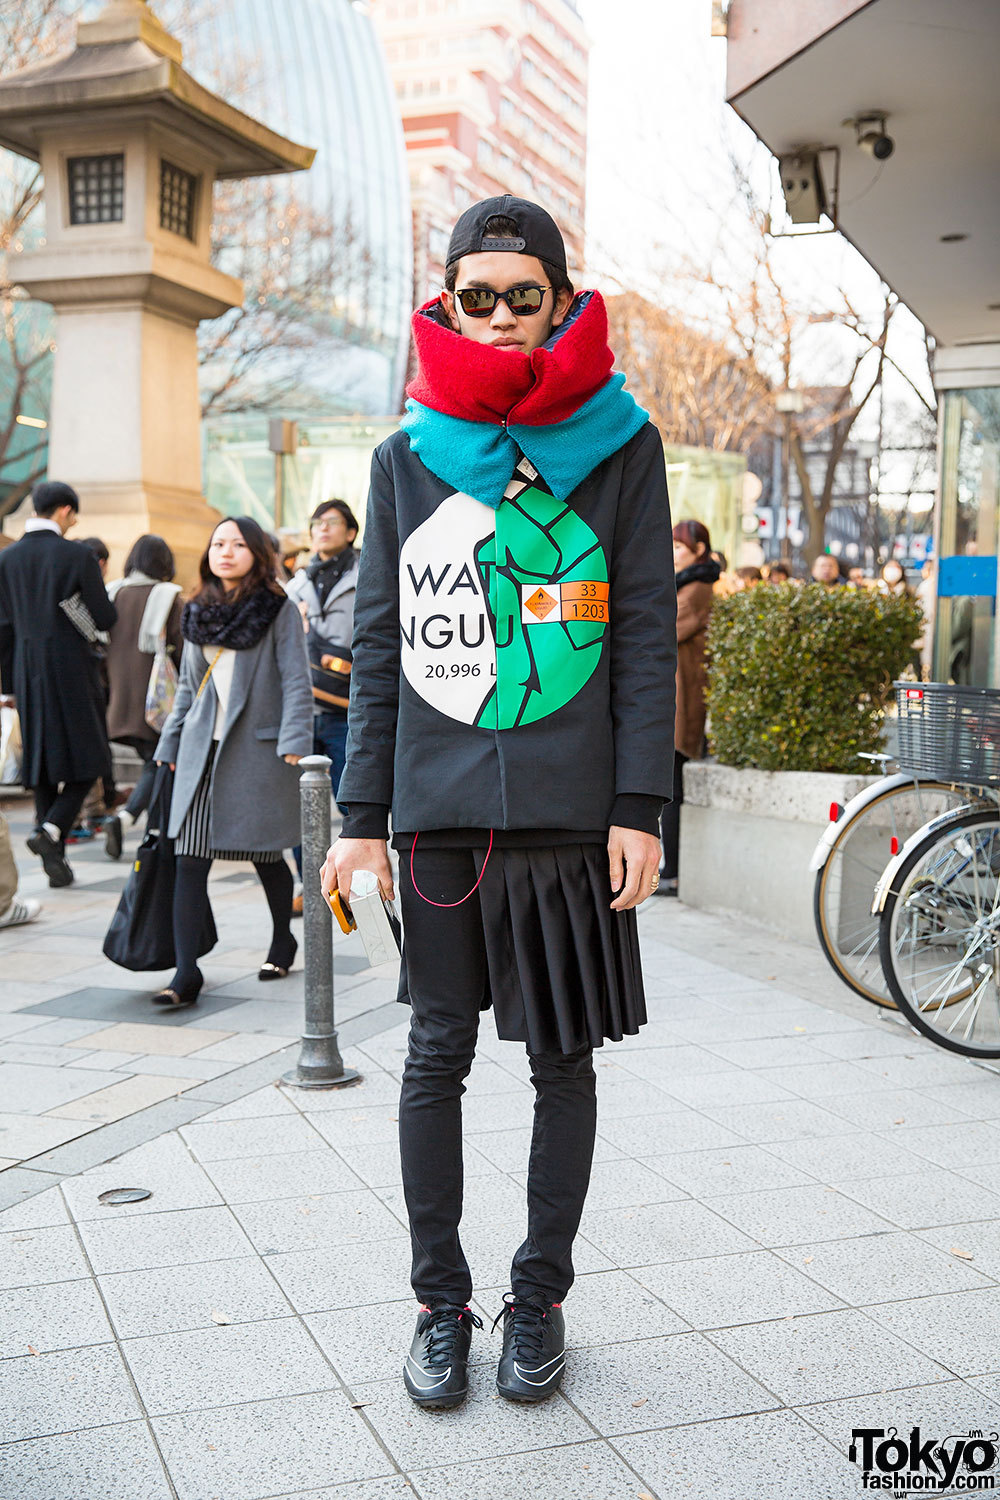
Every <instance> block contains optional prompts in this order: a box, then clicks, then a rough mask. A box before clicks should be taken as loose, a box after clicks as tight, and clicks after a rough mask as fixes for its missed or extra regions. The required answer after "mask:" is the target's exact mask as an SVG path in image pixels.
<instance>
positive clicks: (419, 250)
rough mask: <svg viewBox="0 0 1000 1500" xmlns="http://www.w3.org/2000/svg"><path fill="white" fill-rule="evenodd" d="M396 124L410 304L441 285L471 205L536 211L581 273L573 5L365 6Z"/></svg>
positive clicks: (475, 1)
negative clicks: (456, 232) (550, 223)
mask: <svg viewBox="0 0 1000 1500" xmlns="http://www.w3.org/2000/svg"><path fill="white" fill-rule="evenodd" d="M371 12H372V17H373V19H374V22H375V25H376V27H377V28H378V31H379V34H380V35H381V38H382V41H383V44H384V47H385V55H386V60H387V62H388V66H389V71H390V74H391V77H392V82H393V87H394V88H395V91H396V98H397V100H398V103H399V109H400V113H401V115H402V119H403V130H404V134H405V137H406V155H407V162H408V166H409V175H410V192H411V197H412V203H413V254H414V260H413V284H414V293H415V296H414V301H415V303H417V304H419V303H421V302H425V301H427V300H428V299H429V298H431V297H434V296H436V295H437V293H438V292H439V291H440V289H441V285H442V282H443V279H444V269H445V266H444V261H445V255H446V253H447V249H448V237H449V235H450V233H451V228H452V225H453V224H454V222H455V220H456V219H457V218H458V216H459V214H460V213H462V211H463V210H464V209H465V208H467V207H468V205H469V204H470V203H473V202H475V201H476V200H477V199H480V198H490V197H493V196H495V195H496V194H498V193H514V194H516V195H518V196H519V197H522V198H531V199H533V200H534V201H535V202H537V203H541V204H542V205H543V206H544V207H545V208H547V209H548V210H549V212H550V213H551V214H552V215H553V217H554V218H555V219H556V220H557V221H558V223H559V224H560V226H561V228H562V230H563V233H564V235H565V237H566V246H567V253H568V256H569V261H570V274H571V275H573V273H574V272H575V273H576V275H577V276H579V273H580V272H581V270H582V268H583V226H584V209H585V199H584V193H585V178H586V164H587V54H588V49H589V43H588V40H587V33H586V31H585V30H584V26H583V22H582V21H581V19H580V15H579V12H578V10H577V6H576V4H575V3H574V0H489V3H488V4H486V5H484V4H482V3H481V0H372V3H371Z"/></svg>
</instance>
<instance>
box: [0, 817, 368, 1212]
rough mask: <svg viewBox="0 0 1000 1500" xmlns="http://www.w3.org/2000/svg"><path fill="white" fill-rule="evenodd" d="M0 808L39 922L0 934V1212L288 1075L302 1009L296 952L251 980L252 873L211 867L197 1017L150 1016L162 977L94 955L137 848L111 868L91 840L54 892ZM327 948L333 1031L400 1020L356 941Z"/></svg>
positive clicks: (18, 828) (131, 845)
mask: <svg viewBox="0 0 1000 1500" xmlns="http://www.w3.org/2000/svg"><path fill="white" fill-rule="evenodd" d="M2 806H3V809H4V811H5V812H6V814H7V816H8V819H9V821H10V825H11V833H12V838H13V847H14V851H15V854H16V857H17V860H18V865H19V870H20V874H21V890H22V893H23V894H24V895H27V896H37V897H38V898H39V899H40V900H41V901H42V903H43V913H42V917H41V918H40V920H39V921H38V922H35V923H32V924H31V925H29V926H24V927H15V928H11V929H9V930H6V931H0V1208H2V1207H5V1206H6V1205H7V1204H8V1203H13V1202H17V1201H19V1200H20V1198H21V1197H22V1196H23V1195H25V1194H29V1193H31V1192H34V1191H37V1190H38V1188H39V1186H44V1185H46V1184H47V1183H51V1182H55V1181H58V1178H59V1176H60V1175H63V1174H65V1173H66V1172H77V1171H80V1170H82V1169H83V1168H85V1167H88V1166H90V1165H92V1164H94V1163H97V1162H101V1161H104V1160H107V1158H108V1157H109V1156H112V1155H115V1154H117V1153H118V1152H120V1151H122V1150H124V1149H126V1148H127V1147H129V1146H134V1145H137V1144H139V1143H140V1142H141V1141H144V1140H149V1139H151V1138H153V1137H154V1136H156V1135H159V1134H160V1133H161V1132H162V1131H163V1130H165V1129H167V1128H169V1127H171V1126H176V1125H180V1124H183V1123H185V1122H187V1121H188V1120H192V1119H195V1118H197V1116H199V1115H200V1114H204V1113H205V1112H207V1111H208V1110H210V1109H212V1108H215V1107H217V1106H218V1105H220V1104H225V1103H228V1102H229V1101H230V1100H232V1099H235V1098H238V1097H240V1096H241V1095H242V1094H246V1093H248V1092H249V1091H250V1090H251V1089H253V1088H255V1087H257V1086H258V1085H259V1084H261V1083H269V1082H270V1081H271V1080H272V1079H273V1078H276V1077H278V1076H279V1075H280V1073H281V1072H282V1071H284V1070H286V1069H287V1068H289V1067H290V1066H291V1065H292V1064H293V1063H294V1060H295V1057H296V1053H297V1043H296V1038H297V1037H298V1036H299V1033H300V1031H301V1028H302V1010H303V996H302V971H301V954H300V955H299V959H298V964H299V967H298V969H297V970H293V972H292V974H291V975H290V976H289V978H288V979H286V980H282V981H279V982H276V983H270V984H262V983H260V981H259V980H258V979H257V969H258V967H259V965H260V964H261V962H262V961H263V959H264V957H265V956H266V951H267V942H268V936H269V929H270V924H269V921H268V917H267V908H266V904H265V902H264V896H263V892H262V891H261V889H260V885H259V883H258V881H257V878H256V876H255V874H254V872H253V869H252V867H250V866H249V865H246V866H244V865H234V864H219V865H217V866H216V867H215V869H214V871H213V879H212V886H211V893H212V902H213V906H214V908H215V912H216V917H217V919H218V926H219V931H220V940H219V943H218V945H217V947H216V948H215V949H214V950H213V952H212V953H211V954H210V955H209V956H208V957H207V958H206V959H204V960H203V961H202V963H201V967H202V970H203V972H204V974H205V977H206V983H205V988H204V990H203V992H202V996H201V999H200V1001H199V1004H198V1006H197V1007H196V1008H195V1009H193V1010H183V1011H179V1012H176V1013H174V1014H170V1013H169V1012H168V1013H164V1012H163V1011H161V1010H159V1009H157V1008H155V1007H153V1006H152V1005H151V1004H150V1002H149V996H150V995H151V994H152V993H154V992H155V991H156V990H157V989H159V988H160V986H161V985H162V984H163V983H165V982H166V980H167V979H168V978H169V974H167V973H164V974H148V975H147V974H131V973H129V972H127V971H126V970H124V969H119V968H116V967H115V965H114V964H112V963H110V962H109V961H108V960H107V959H106V958H104V957H103V955H102V953H101V944H102V942H103V939H104V934H105V932H106V930H107V927H108V923H109V922H110V920H111V917H112V914H113V912H114V909H115V906H116V904H117V901H118V897H119V895H120V892H121V889H122V887H123V885H124V883H125V879H126V876H127V874H128V870H129V860H128V855H129V854H130V853H131V852H132V851H133V850H134V849H135V847H136V846H137V845H138V842H139V838H138V835H131V836H130V837H129V838H128V840H127V843H126V851H125V855H126V857H125V858H124V859H122V860H121V861H118V862H114V863H113V862H111V861H109V860H108V858H107V856H106V854H105V852H104V845H103V841H99V842H95V843H92V844H81V845H75V846H72V847H71V849H70V851H69V853H70V860H71V863H72V865H73V869H74V873H75V875H76V881H75V884H74V885H72V886H71V887H69V888H68V889H66V890H57V891H52V890H50V889H49V887H48V882H47V880H46V879H45V876H44V874H43V873H42V870H41V867H40V865H39V862H38V861H37V860H36V859H35V858H34V857H33V856H32V855H30V854H28V853H27V851H26V850H25V848H24V839H25V837H26V836H27V834H28V832H29V831H30V826H31V822H30V814H29V807H30V804H29V803H28V801H27V799H25V798H24V797H21V796H16V797H15V796H5V797H4V798H3V802H2ZM336 939H337V1016H338V1022H342V1023H345V1031H344V1036H345V1040H347V1039H350V1038H352V1037H353V1038H354V1039H357V1038H359V1037H361V1036H364V1035H368V1034H370V1033H371V1032H372V1030H379V1029H381V1028H382V1027H384V1026H385V1025H386V1024H387V1021H388V1020H392V1021H393V1022H394V1021H396V1020H397V1019H398V1012H397V1010H396V1007H395V978H394V975H393V974H391V973H389V972H387V971H379V970H373V969H370V968H368V967H367V961H366V959H365V955H364V950H363V948H362V947H361V944H360V942H359V940H358V939H357V937H351V938H349V939H348V938H343V936H342V935H341V934H340V933H339V931H338V932H336ZM42 1174H48V1175H47V1177H46V1176H43V1175H42Z"/></svg>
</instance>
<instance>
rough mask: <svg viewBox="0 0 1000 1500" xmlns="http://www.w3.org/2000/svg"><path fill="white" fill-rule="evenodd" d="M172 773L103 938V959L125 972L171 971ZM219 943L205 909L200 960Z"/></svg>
mask: <svg viewBox="0 0 1000 1500" xmlns="http://www.w3.org/2000/svg"><path fill="white" fill-rule="evenodd" d="M172 790H173V772H172V771H171V770H170V767H169V766H161V767H160V768H159V770H158V771H157V773H156V779H155V781H154V782H153V793H152V796H151V797H150V801H149V811H148V813H147V815H146V836H145V838H144V839H143V841H142V843H141V844H140V845H139V850H138V853H137V854H136V857H135V863H134V864H133V866H132V872H131V874H130V875H129V878H128V880H127V882H126V884H125V889H124V890H123V891H122V894H121V900H120V901H119V902H118V907H117V910H116V911H115V914H114V916H113V917H112V918H111V925H110V927H109V928H108V930H107V934H106V936H105V938H104V956H105V957H106V958H110V960H111V962H112V963H113V964H117V965H118V967H119V968H121V969H131V970H132V971H133V972H135V973H143V972H146V971H148V970H151V969H172V968H173V967H174V966H175V964H176V962H177V958H176V954H175V952H174V924H173V916H174V845H173V840H172V839H169V838H167V824H168V821H169V818H170V794H171V791H172ZM218 940H219V934H218V932H217V931H216V927H215V919H214V917H213V916H212V908H211V907H210V906H206V910H205V922H204V925H203V927H202V932H201V941H200V943H199V946H198V957H199V958H201V957H202V956H203V955H204V954H206V953H208V952H210V951H211V949H213V948H214V947H215V945H216V943H217V942H218Z"/></svg>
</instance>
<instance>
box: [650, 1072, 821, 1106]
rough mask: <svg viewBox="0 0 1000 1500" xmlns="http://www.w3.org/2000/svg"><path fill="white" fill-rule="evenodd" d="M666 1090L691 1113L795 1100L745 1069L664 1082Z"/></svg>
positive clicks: (702, 1074) (770, 1082)
mask: <svg viewBox="0 0 1000 1500" xmlns="http://www.w3.org/2000/svg"><path fill="white" fill-rule="evenodd" d="M662 1087H663V1088H664V1089H666V1090H667V1092H668V1093H670V1094H672V1095H673V1097H674V1098H675V1099H679V1100H680V1101H681V1103H683V1104H686V1105H688V1106H689V1107H690V1108H691V1109H704V1108H705V1107H706V1106H707V1105H717V1106H718V1105H737V1104H766V1103H768V1102H770V1101H771V1100H776V1099H793V1098H794V1097H795V1095H794V1094H793V1093H790V1092H789V1090H788V1089H786V1088H782V1087H781V1085H780V1084H777V1083H774V1082H772V1081H771V1080H770V1079H769V1078H766V1077H765V1076H764V1074H763V1073H751V1072H749V1071H747V1070H745V1069H743V1068H729V1069H727V1070H726V1071H725V1072H724V1073H698V1074H695V1075H693V1076H688V1077H682V1078H672V1079H664V1081H663V1084H662Z"/></svg>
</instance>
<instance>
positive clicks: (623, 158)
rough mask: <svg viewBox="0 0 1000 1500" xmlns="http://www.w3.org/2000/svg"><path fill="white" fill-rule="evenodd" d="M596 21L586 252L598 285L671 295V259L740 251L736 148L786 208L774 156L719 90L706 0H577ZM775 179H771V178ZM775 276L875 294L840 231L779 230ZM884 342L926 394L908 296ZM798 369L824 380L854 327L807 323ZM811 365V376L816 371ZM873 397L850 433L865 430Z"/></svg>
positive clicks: (900, 397)
mask: <svg viewBox="0 0 1000 1500" xmlns="http://www.w3.org/2000/svg"><path fill="white" fill-rule="evenodd" d="M578 3H579V8H580V11H581V14H582V16H583V19H584V23H585V25H586V27H587V30H588V32H589V34H590V37H591V41H592V48H591V53H590V114H589V122H588V171H587V253H588V261H589V265H590V268H591V270H592V271H593V273H594V274H595V279H596V280H597V282H598V284H599V285H608V284H609V282H608V280H607V278H609V277H610V278H613V280H614V281H616V282H618V283H619V284H621V285H625V286H635V287H637V288H638V289H639V290H641V291H644V292H646V293H647V294H648V295H652V296H654V297H655V296H656V294H657V291H658V290H659V291H661V292H665V293H666V294H667V296H668V297H669V283H670V277H671V272H672V271H674V270H675V268H676V267H677V266H678V265H679V264H680V263H681V262H682V261H683V260H684V259H685V258H686V259H688V260H689V261H693V262H694V263H695V264H696V265H697V264H698V263H699V261H700V260H701V259H702V258H704V260H705V262H706V263H707V261H708V259H709V256H710V253H711V251H712V247H713V246H714V245H716V243H717V242H718V241H719V240H720V237H721V242H722V244H723V245H724V246H725V247H726V250H725V254H726V256H727V257H728V258H729V259H730V260H731V261H732V263H734V264H737V265H738V264H739V261H740V257H741V255H743V254H744V253H745V250H744V249H743V248H742V247H744V246H745V243H746V241H745V239H744V237H743V235H742V232H741V230H740V227H739V226H740V224H741V215H740V212H739V210H738V209H737V208H736V206H735V204H734V202H733V187H732V182H733V179H732V174H731V170H730V166H729V159H730V153H733V154H735V155H736V157H737V158H738V159H739V160H740V161H742V162H743V163H744V164H745V165H746V167H747V170H748V171H749V173H750V176H751V180H752V182H753V184H754V187H755V190H756V192H757V194H758V195H759V196H760V197H761V199H767V198H768V196H769V195H770V194H772V193H773V195H774V199H775V200H776V201H774V204H773V206H774V207H775V209H780V193H778V192H777V178H776V175H774V174H773V168H772V165H771V158H770V155H769V153H768V152H767V151H766V150H765V148H764V147H763V146H761V145H760V143H759V142H757V141H756V140H755V137H754V136H753V134H752V132H751V131H750V130H749V129H748V127H746V126H745V125H743V123H742V122H741V121H740V120H739V119H738V117H737V116H736V114H735V112H734V111H733V110H732V109H730V107H729V106H728V105H727V104H726V102H725V71H726V43H725V40H724V39H723V38H719V37H712V35H711V0H578ZM772 184H773V186H772ZM775 255H776V264H777V265H778V267H779V268H780V270H781V274H782V280H783V284H785V285H787V287H788V288H789V289H790V290H791V292H792V294H793V296H794V297H795V299H796V300H797V301H799V302H800V303H802V304H804V305H815V306H816V307H817V308H819V307H822V306H824V305H827V306H829V305H831V304H830V295H831V289H832V288H836V287H838V286H840V287H843V288H844V289H845V290H846V291H847V292H848V293H849V295H850V296H851V298H852V301H854V302H855V304H856V305H858V306H860V307H862V308H864V309H866V310H871V311H874V310H875V309H877V308H878V307H879V306H880V304H881V290H880V281H879V278H878V276H877V275H876V274H875V272H874V271H873V270H872V268H871V267H870V266H869V265H868V263H867V261H865V260H864V258H863V257H862V256H861V255H860V254H859V253H858V252H857V251H856V250H855V249H854V248H853V247H852V246H851V245H849V244H848V242H847V241H846V240H845V239H843V238H842V236H840V235H839V234H836V233H831V234H822V235H817V234H809V235H807V236H802V237H798V238H795V239H786V240H780V241H777V242H776V246H775ZM893 329H894V332H893V335H892V338H891V348H892V349H893V351H894V353H895V356H896V357H897V358H898V359H899V360H900V363H901V364H902V365H903V367H904V369H906V370H907V372H908V373H910V374H911V375H912V376H913V377H914V378H915V379H917V380H918V381H920V382H922V384H923V385H924V387H925V390H926V394H927V395H928V396H930V390H929V387H928V386H927V382H926V376H925V375H924V373H923V371H924V370H925V369H926V360H925V359H924V358H923V333H922V329H921V328H920V325H919V323H918V322H917V320H916V319H915V318H914V317H913V316H912V314H911V313H910V312H909V310H908V309H900V312H899V313H898V314H897V316H896V318H895V319H894V324H893ZM808 339H809V340H810V341H811V342H807V343H806V345H805V346H804V347H803V360H802V362H801V363H800V367H799V369H798V371H797V378H798V379H799V380H800V381H801V382H802V383H803V384H805V383H811V380H810V377H811V378H812V381H813V382H815V383H821V380H822V378H823V376H824V372H825V373H827V374H828V373H830V372H832V371H833V370H835V369H836V368H837V367H838V366H839V367H840V368H843V363H844V359H845V356H847V354H848V351H849V350H853V348H854V340H853V337H851V336H848V337H847V340H846V341H845V342H844V343H843V344H842V345H841V346H840V347H838V345H837V343H836V335H835V334H834V333H833V331H832V330H831V329H830V328H829V327H825V328H824V327H818V328H814V329H813V330H812V331H811V333H810V334H809V335H808ZM817 375H818V376H819V378H817ZM908 401H909V404H911V405H912V406H916V402H915V401H913V400H910V398H908V396H907V393H906V388H905V385H904V382H903V381H901V380H899V379H898V378H895V379H894V378H893V377H892V376H891V374H890V375H889V376H888V377H887V380H886V405H887V408H891V409H893V410H895V408H896V406H897V404H898V403H907V402H908ZM874 421H875V411H874V402H873V403H872V410H871V412H870V413H866V415H865V416H863V417H862V418H861V420H860V422H859V426H858V429H857V431H858V435H859V436H868V435H871V429H872V427H873V425H874Z"/></svg>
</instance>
